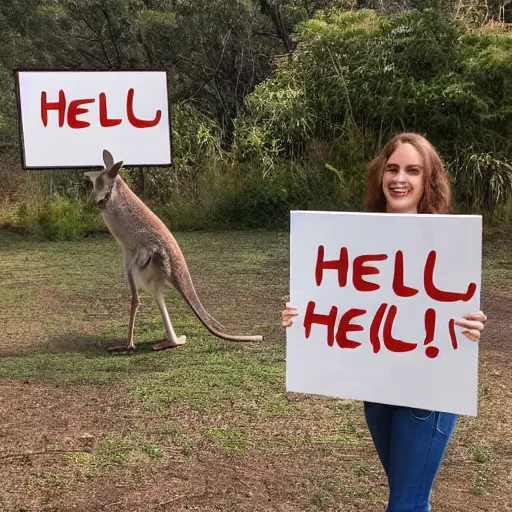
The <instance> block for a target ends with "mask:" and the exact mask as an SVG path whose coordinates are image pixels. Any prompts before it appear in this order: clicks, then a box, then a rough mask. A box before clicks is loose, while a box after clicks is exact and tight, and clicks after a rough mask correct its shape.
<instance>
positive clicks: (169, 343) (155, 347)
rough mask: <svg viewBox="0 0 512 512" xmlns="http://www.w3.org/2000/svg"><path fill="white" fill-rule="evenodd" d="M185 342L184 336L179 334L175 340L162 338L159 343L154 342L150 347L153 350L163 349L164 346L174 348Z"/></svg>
mask: <svg viewBox="0 0 512 512" xmlns="http://www.w3.org/2000/svg"><path fill="white" fill-rule="evenodd" d="M186 342H187V337H186V336H180V337H179V338H178V339H177V340H176V341H171V340H164V341H161V342H160V343H155V344H154V345H153V346H152V348H153V350H165V349H166V348H176V347H181V346H182V345H185V343H186Z"/></svg>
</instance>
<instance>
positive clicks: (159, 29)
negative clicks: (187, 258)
mask: <svg viewBox="0 0 512 512" xmlns="http://www.w3.org/2000/svg"><path fill="white" fill-rule="evenodd" d="M481 7H482V6H481V5H480V3H479V2H478V1H477V0H475V1H474V2H473V3H470V4H467V5H466V4H464V6H463V5H462V4H461V3H460V2H459V3H456V2H452V1H446V0H386V1H384V0H379V1H378V2H377V1H376V0H375V1H374V0H364V1H363V0H358V1H355V0H354V1H352V0H301V1H299V0H279V1H274V0H259V1H256V0H236V1H234V2H231V3H230V9H229V10H226V9H225V2H223V1H222V0H214V1H211V0H197V1H196V2H194V3H193V4H191V3H190V2H184V1H181V0H173V1H170V2H169V1H163V0H107V1H99V0H53V1H52V2H49V1H45V0H16V1H14V0H8V1H6V2H3V3H2V4H1V5H0V29H1V30H2V34H3V37H2V40H1V41H0V150H1V151H2V160H3V163H2V165H1V166H0V179H1V180H2V182H3V183H5V184H6V185H4V187H3V189H2V193H1V194H0V199H1V200H2V203H3V204H4V206H3V207H2V208H4V209H5V211H6V212H8V213H6V214H4V215H3V217H5V218H7V217H9V219H11V218H12V215H11V213H12V211H13V210H12V207H11V203H12V202H15V203H18V204H25V205H26V208H27V209H28V210H30V211H31V212H42V211H43V210H45V213H44V214H41V215H42V217H41V218H40V219H39V220H34V219H36V217H37V215H36V214H34V215H32V216H28V217H26V222H28V223H29V224H30V225H37V226H39V227H40V229H42V230H43V231H44V232H47V233H48V234H49V236H54V237H71V238H73V237H75V236H79V235H77V233H87V232H88V231H89V230H91V229H92V230H95V229H97V227H98V219H99V216H98V215H97V212H94V211H93V210H90V211H89V210H88V209H90V208H91V207H90V202H88V201H89V194H90V183H89V182H88V181H87V180H84V179H83V175H82V173H80V172H59V171H42V172H33V171H31V172H28V173H24V172H21V171H19V169H18V167H17V166H16V165H14V164H13V161H14V159H15V158H19V157H18V156H17V155H19V148H18V140H17V123H16V108H15V99H14V82H13V74H12V70H13V69H15V68H17V67H38V68H41V67H43V68H45V67H52V68H53V67H57V68H71V69H80V68H93V69H124V68H148V67H149V68H162V69H166V70H167V71H168V77H169V81H168V84H169V98H170V102H171V105H172V112H171V119H172V131H173V165H172V166H171V167H169V168H161V167H159V168H149V167H140V168H135V169H129V170H125V171H124V172H123V176H124V177H125V179H126V180H127V181H128V183H129V184H130V186H131V187H132V188H133V189H134V190H135V192H136V193H137V194H139V195H140V196H141V197H142V198H143V199H144V200H145V201H147V202H148V203H149V204H150V205H151V206H152V207H153V208H154V209H155V210H156V211H157V212H158V213H159V214H161V215H162V216H163V217H164V218H165V219H166V220H167V221H168V222H169V223H170V224H171V225H172V226H174V227H179V228H183V229H199V228H203V229H204V228H212V229H213V228H216V227H234V228H240V227H244V228H245V227H263V226H265V227H272V226H275V227H283V226H284V227H285V226H286V225H287V221H288V213H289V210H290V209H295V208H308V209H341V210H343V209H356V210H357V209H360V208H361V207H362V197H363V192H364V172H363V170H364V167H365V165H366V163H367V162H368V161H369V160H370V159H371V158H372V157H373V155H374V154H375V153H376V151H378V149H379V148H380V147H381V146H382V144H383V143H384V142H385V141H386V140H387V139H388V138H389V137H391V136H392V135H394V134H395V133H397V132H401V131H406V130H407V131H409V130H410V131H417V132H420V133H423V134H425V135H426V136H427V137H428V138H429V139H430V140H431V141H432V142H433V143H434V145H435V146H436V147H437V149H438V150H439V151H440V153H441V155H442V156H443V158H444V160H445V162H446V165H447V168H448V170H449V172H450V176H451V178H452V182H453V184H454V186H455V192H456V194H455V195H456V197H455V199H456V206H457V209H458V210H459V211H474V212H482V213H485V214H486V216H488V217H489V218H491V217H493V218H495V216H496V215H501V213H499V212H507V211H508V212H510V210H511V209H510V208H509V206H508V205H509V204H510V201H511V200H512V199H511V197H510V192H511V188H512V178H511V169H512V167H511V165H512V151H511V149H512V148H511V141H512V78H511V77H512V51H511V50H512V36H511V35H510V33H509V32H508V31H507V29H506V28H505V27H504V26H503V25H498V24H496V23H487V24H483V21H482V19H481V18H482V17H481V15H480V13H481ZM504 9H505V7H504V6H503V5H501V4H499V2H498V3H496V2H494V3H490V4H489V5H488V10H487V13H486V14H485V16H484V18H485V20H487V21H488V20H497V19H499V20H502V19H504V18H506V16H507V12H508V11H507V12H506V9H505V10H504ZM478 20H480V21H478ZM13 155H14V156H13ZM63 201H64V202H67V203H66V204H67V206H66V207H65V206H63V204H64V203H63ZM54 202H55V205H52V204H53V203H54ZM68 203H69V204H68ZM69 205H73V206H69ZM67 207H69V208H71V210H72V209H73V208H75V209H77V210H81V211H82V214H81V216H80V215H78V214H77V216H75V217H74V216H73V214H71V210H70V211H68V210H66V208H67ZM62 209H63V210H62ZM61 211H63V212H67V213H65V214H63V218H67V219H69V220H68V221H64V220H63V221H62V222H63V223H64V224H66V223H67V222H75V221H76V222H77V229H76V233H75V232H74V231H73V230H66V229H65V228H64V227H62V226H61V228H58V229H57V227H56V226H57V223H58V222H60V221H58V220H57V217H58V216H59V215H60V213H59V214H58V215H57V214H56V213H55V212H61ZM88 211H89V213H91V214H93V216H92V217H91V216H89V213H87V212H88ZM75 213H76V212H75ZM507 215H508V214H507ZM1 218H2V215H0V219H1ZM503 218H504V217H503ZM50 219H53V220H50ZM72 219H74V220H72ZM80 219H82V220H80ZM83 219H88V220H83ZM100 220H101V219H100ZM18 221H19V218H18ZM84 222H85V225H84ZM6 223H7V224H12V222H11V220H9V221H6V222H4V224H6ZM42 226H46V227H45V228H43V227H42ZM48 226H53V227H52V228H49V227H48ZM84 226H88V227H84Z"/></svg>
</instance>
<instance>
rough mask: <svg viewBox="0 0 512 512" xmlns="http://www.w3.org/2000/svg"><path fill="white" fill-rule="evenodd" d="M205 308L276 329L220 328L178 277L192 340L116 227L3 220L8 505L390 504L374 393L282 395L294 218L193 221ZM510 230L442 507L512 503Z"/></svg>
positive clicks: (2, 456) (1, 381)
mask: <svg viewBox="0 0 512 512" xmlns="http://www.w3.org/2000/svg"><path fill="white" fill-rule="evenodd" d="M177 238H178V241H179V242H180V244H181V246H182V248H183V250H184V253H185V255H186V257H187V260H188V263H189V266H190V269H191V272H192V274H193V278H194V281H195V283H196V287H197V289H198V292H199V294H200V297H201V298H202V300H203V303H204V304H205V306H206V307H207V309H208V310H209V311H210V312H211V313H212V314H213V315H214V316H215V317H216V318H218V320H220V321H221V322H222V323H223V324H224V325H226V327H228V328H230V330H232V331H237V332H240V333H242V332H243V333H251V334H252V333H262V334H264V335H265V338H266V341H265V342H264V343H262V344H243V345H237V344H233V343H228V342H224V341H218V340H216V339H215V338H213V337H212V336H210V335H209V333H208V332H207V331H205V329H204V328H203V327H202V326H201V325H200V324H199V322H198V321H197V320H196V319H195V317H194V316H193V315H192V313H191V312H190V311H189V310H188V308H187V306H186V305H185V304H184V303H183V301H182V300H181V299H180V298H179V297H178V295H177V294H176V293H174V292H172V291H171V292H170V293H169V296H168V305H169V309H170V311H171V312H172V313H171V314H172V316H173V318H174V324H175V328H176V330H177V332H178V334H182V333H187V335H188V338H189V343H187V345H186V346H184V347H182V348H180V349H177V350H168V351H163V352H159V353H154V352H152V351H151V349H150V344H151V342H152V341H154V340H155V339H158V338H161V337H162V335H163V328H162V324H161V322H160V319H159V316H158V312H157V309H156V307H155V306H154V305H153V304H152V303H151V301H150V300H149V298H148V297H147V296H143V305H142V307H141V310H140V313H139V317H138V322H137V324H136V343H137V346H138V350H137V352H136V353H134V354H132V355H126V356H111V355H109V354H108V352H107V350H106V348H107V346H109V345H114V344H118V343H120V342H121V343H122V342H124V340H125V336H126V331H127V324H128V312H129V293H128V288H127V285H126V283H125V280H124V277H123V274H122V269H121V255H120V250H119V249H118V247H117V246H116V245H115V243H114V241H113V240H112V238H111V237H108V236H105V237H95V238H90V239H85V240H84V241H82V242H79V243H47V242H41V241H38V240H33V239H28V238H26V237H22V236H21V235H15V234H8V233H0V326H1V329H0V418H1V420H0V443H1V444H0V446H1V453H0V467H1V470H0V474H1V477H2V478H1V481H2V485H1V486H0V510H1V511H2V512H14V511H16V512H22V511H25V512H29V511H30V512H36V511H47V512H50V511H52V512H61V511H66V512H67V511H77V512H96V511H98V512H99V511H105V512H106V511H115V512H125V511H126V512H138V511H155V512H159V511H176V512H180V511H185V510H199V511H203V512H208V511H233V512H235V511H240V512H242V511H244V512H245V511H247V512H249V511H251V512H252V511H276V512H277V511H279V512H299V511H301V512H303V511H343V512H352V511H354V512H355V511H365V512H373V511H375V512H377V511H380V512H382V511H384V509H385V501H386V485H385V479H384V474H383V471H382V469H381V467H380V465H379V463H378V460H377V457H376V455H375V453H374V449H373V446H372V444H371V440H370V437H369V434H368V431H367V429H366V426H365V423H364V418H363V415H362V406H361V404H360V403H359V402H352V401H341V400H334V399H329V398H323V397H314V396H302V395H295V394H287V393H286V392H285V382H284V373H285V345H284V340H285V336H284V332H283V329H282V328H281V327H280V325H279V315H280V311H281V309H282V305H283V304H282V301H281V298H282V296H283V295H285V294H286V293H287V286H288V261H289V259H288V258H289V254H288V235H287V234H286V233H262V232H256V233H208V234H205V233H194V234H178V235H177ZM511 249H512V241H511V238H510V234H509V233H505V232H493V233H491V234H488V235H487V236H486V238H485V242H484V251H485V254H484V281H483V294H482V297H483V305H482V307H483V309H484V311H486V313H487V314H488V316H489V322H488V326H487V328H486V331H485V336H484V339H483V340H482V343H481V352H480V354H481V359H480V360H481V365H480V403H479V416H478V417H477V418H467V417H463V418H461V419H460V421H459V424H458V427H457V429H456V432H455V434H454V437H453V440H452V443H451V444H450V447H449V450H448V453H447V456H446V459H445V462H444V464H443V467H442V469H441V472H440V474H439V477H438V480H437V483H436V487H435V489H434V494H433V500H432V501H433V510H434V511H435V512H455V511H461V512H468V511H469V512H476V511H488V512H491V511H499V512H504V511H508V510H512V407H511V404H512V358H511V353H512V346H511V341H510V333H511V327H512V325H511V323H512V321H511V312H512V252H511Z"/></svg>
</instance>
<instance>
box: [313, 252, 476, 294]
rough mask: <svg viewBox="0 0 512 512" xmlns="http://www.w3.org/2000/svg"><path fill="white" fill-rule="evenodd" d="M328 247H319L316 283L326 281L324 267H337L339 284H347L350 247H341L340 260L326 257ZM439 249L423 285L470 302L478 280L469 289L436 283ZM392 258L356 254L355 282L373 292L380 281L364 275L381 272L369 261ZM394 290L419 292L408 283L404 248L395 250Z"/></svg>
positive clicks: (433, 254)
mask: <svg viewBox="0 0 512 512" xmlns="http://www.w3.org/2000/svg"><path fill="white" fill-rule="evenodd" d="M324 253H325V249H324V246H323V245H320V246H319V247H318V256H317V261H316V268H315V280H316V285H317V286H320V285H321V284H322V279H323V273H324V270H336V271H337V272H338V284H339V285H340V287H343V286H346V285H347V277H348V271H349V258H348V250H347V248H346V247H342V248H341V249H340V257H339V259H338V260H330V261H329V260H328V261H325V260H324ZM436 258H437V253H436V251H430V253H429V254H428V256H427V260H426V262H425V266H424V271H423V286H424V288H425V292H426V293H427V295H428V296H429V297H430V298H431V299H433V300H436V301H438V302H457V301H459V300H460V301H463V302H467V301H468V300H470V299H471V297H473V295H474V294H475V291H476V284H475V283H470V284H469V285H468V288H467V290H466V291H465V292H450V291H444V290H439V289H438V288H437V287H436V285H435V284H434V270H435V266H436ZM387 259H388V255H387V254H364V255H361V256H357V257H356V258H354V261H353V263H352V284H353V285H354V288H355V289H356V290H357V291H359V292H372V291H375V290H378V289H379V288H380V285H378V284H377V283H371V282H369V281H366V280H365V279H364V276H367V275H373V274H378V273H379V269H378V268H377V267H374V266H371V265H367V264H368V263H369V262H372V261H374V262H377V261H384V260H387ZM393 292H394V293H395V295H397V296H398V297H412V296H414V295H416V294H417V293H418V290H417V289H416V288H411V287H410V286H406V285H405V284H404V255H403V252H402V251H397V252H396V254H395V262H394V273H393Z"/></svg>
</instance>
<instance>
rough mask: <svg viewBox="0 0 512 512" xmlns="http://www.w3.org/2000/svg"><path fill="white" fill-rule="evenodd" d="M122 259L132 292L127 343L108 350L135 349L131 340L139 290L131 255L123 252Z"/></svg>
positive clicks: (138, 302) (138, 300) (137, 307)
mask: <svg viewBox="0 0 512 512" xmlns="http://www.w3.org/2000/svg"><path fill="white" fill-rule="evenodd" d="M123 260H124V261H123V263H124V270H125V275H126V279H127V281H128V285H129V286H130V291H131V294H132V301H131V308H130V322H129V326H128V345H118V346H115V347H110V348H109V349H108V350H109V351H110V352H124V351H127V350H130V351H131V350H135V343H134V341H133V331H134V328H135V317H136V315H137V311H138V309H139V305H140V298H139V290H138V287H137V283H136V280H135V276H134V273H133V266H132V256H131V255H130V254H128V253H125V254H124V257H123Z"/></svg>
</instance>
